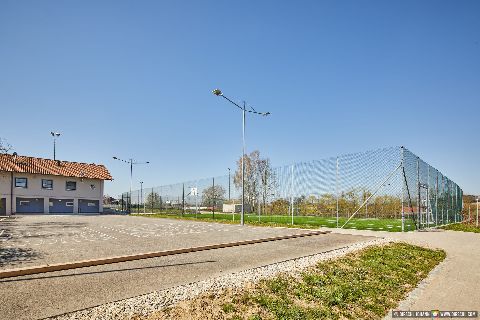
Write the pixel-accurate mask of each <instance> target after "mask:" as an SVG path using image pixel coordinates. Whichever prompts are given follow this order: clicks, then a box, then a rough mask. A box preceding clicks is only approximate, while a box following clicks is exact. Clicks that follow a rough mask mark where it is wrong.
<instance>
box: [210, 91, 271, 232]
mask: <svg viewBox="0 0 480 320" xmlns="http://www.w3.org/2000/svg"><path fill="white" fill-rule="evenodd" d="M212 93H213V94H214V95H216V96H217V97H223V98H224V99H225V100H227V101H228V102H230V103H231V104H233V105H235V106H236V107H237V108H239V109H240V110H242V213H241V216H240V224H241V225H242V226H243V225H244V223H245V221H244V220H245V116H246V113H247V112H249V113H253V114H257V115H261V116H268V115H270V112H257V111H255V110H254V109H253V108H252V110H247V109H246V106H245V101H244V102H243V107H241V106H239V105H238V104H237V103H235V102H233V101H232V100H230V99H229V98H228V97H226V96H225V95H224V94H223V93H222V91H221V90H220V89H215V90H213V91H212Z"/></svg>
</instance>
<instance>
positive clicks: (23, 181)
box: [15, 178, 28, 188]
mask: <svg viewBox="0 0 480 320" xmlns="http://www.w3.org/2000/svg"><path fill="white" fill-rule="evenodd" d="M27 184H28V183H27V178H15V187H16V188H27Z"/></svg>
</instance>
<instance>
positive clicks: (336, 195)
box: [335, 157, 339, 228]
mask: <svg viewBox="0 0 480 320" xmlns="http://www.w3.org/2000/svg"><path fill="white" fill-rule="evenodd" d="M338 164H339V163H338V157H337V170H336V174H335V197H336V198H337V199H336V200H337V228H338V225H339V217H338Z"/></svg>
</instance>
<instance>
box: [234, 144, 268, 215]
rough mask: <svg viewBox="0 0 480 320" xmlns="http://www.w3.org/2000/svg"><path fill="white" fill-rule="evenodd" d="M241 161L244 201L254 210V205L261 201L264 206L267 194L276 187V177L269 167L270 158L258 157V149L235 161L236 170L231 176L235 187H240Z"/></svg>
mask: <svg viewBox="0 0 480 320" xmlns="http://www.w3.org/2000/svg"><path fill="white" fill-rule="evenodd" d="M242 161H245V203H246V205H248V206H247V207H249V208H251V209H252V210H253V211H255V205H256V204H257V203H260V201H261V202H262V203H263V205H264V207H265V204H266V202H267V201H268V198H269V196H271V195H272V193H273V192H274V190H275V188H276V177H275V174H274V172H273V170H272V168H271V165H270V160H269V159H267V158H265V159H262V158H260V152H259V151H258V150H255V151H253V152H252V153H250V154H248V155H247V154H246V155H245V159H243V158H242V157H241V158H240V159H239V160H238V161H237V170H236V172H235V176H234V178H233V182H234V184H235V187H237V188H238V189H240V188H242Z"/></svg>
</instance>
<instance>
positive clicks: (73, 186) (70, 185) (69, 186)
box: [65, 181, 77, 191]
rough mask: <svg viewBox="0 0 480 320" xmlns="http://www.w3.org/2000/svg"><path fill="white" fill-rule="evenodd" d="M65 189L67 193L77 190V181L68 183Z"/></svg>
mask: <svg viewBox="0 0 480 320" xmlns="http://www.w3.org/2000/svg"><path fill="white" fill-rule="evenodd" d="M65 189H66V190H67V191H74V190H77V183H76V182H75V181H67V184H66V187H65Z"/></svg>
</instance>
